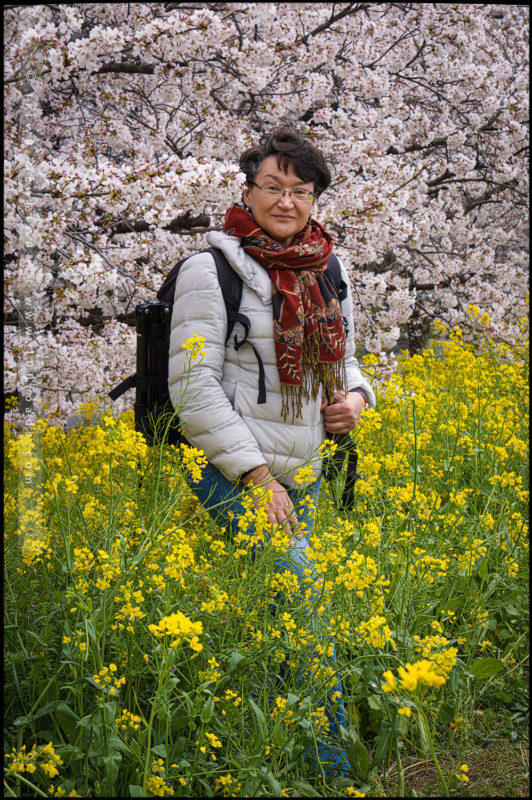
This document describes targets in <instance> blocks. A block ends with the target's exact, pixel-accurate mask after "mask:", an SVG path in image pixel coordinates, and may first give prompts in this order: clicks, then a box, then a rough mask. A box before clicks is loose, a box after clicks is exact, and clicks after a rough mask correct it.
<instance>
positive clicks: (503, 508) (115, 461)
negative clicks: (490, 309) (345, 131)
mask: <svg viewBox="0 0 532 800" xmlns="http://www.w3.org/2000/svg"><path fill="white" fill-rule="evenodd" d="M437 347H438V355H436V349H435V348H436V345H435V348H434V349H429V350H427V351H425V352H424V353H423V354H422V355H416V356H413V357H412V358H408V357H406V356H404V357H402V358H401V361H400V365H399V369H398V371H397V372H396V373H395V375H394V376H392V378H391V379H389V380H388V381H387V382H385V383H383V384H382V385H381V386H380V388H379V391H378V397H379V405H378V409H377V410H375V411H368V412H367V413H366V415H365V418H364V419H363V421H362V422H361V424H360V425H359V427H358V428H357V429H356V432H355V434H354V435H355V437H356V440H357V446H358V449H359V452H360V463H359V472H360V473H361V478H360V479H359V481H358V482H357V485H356V489H355V494H356V502H355V506H354V508H353V509H351V510H349V511H347V512H342V511H340V510H339V509H338V507H337V505H336V499H337V498H338V497H339V496H340V494H341V480H342V478H341V476H340V478H338V479H336V480H335V481H334V482H332V483H331V484H328V485H327V484H325V485H324V486H323V490H322V494H321V497H320V503H319V507H318V511H317V517H316V524H315V529H314V533H313V535H312V537H311V539H310V547H309V549H308V551H307V553H308V557H309V560H310V562H311V563H312V565H313V567H314V569H315V573H316V577H315V578H314V579H313V578H312V576H309V577H308V578H307V579H305V580H303V581H302V582H301V584H297V581H296V582H295V583H294V580H293V578H290V576H289V575H287V574H284V575H278V574H276V572H275V568H274V566H273V565H274V561H275V559H276V558H277V557H278V555H279V553H281V552H285V551H286V548H287V539H286V537H285V536H284V535H283V533H282V532H281V531H274V532H269V531H267V530H266V528H265V526H264V523H263V522H261V520H260V517H259V516H258V515H256V514H254V512H253V510H252V504H251V503H250V505H249V512H246V516H245V518H243V519H242V525H241V530H242V533H241V534H240V535H239V537H238V541H234V542H230V541H228V539H227V538H226V536H225V533H224V531H222V530H220V529H219V528H217V527H216V526H215V524H214V523H213V522H212V520H211V519H210V517H209V516H208V515H207V514H206V513H205V512H204V510H203V509H202V508H201V506H200V505H199V504H198V502H197V500H196V499H195V497H194V495H193V493H192V492H191V491H190V489H189V488H188V486H187V484H186V483H185V481H184V480H183V477H182V469H183V466H184V464H185V465H187V466H188V467H189V468H190V466H191V465H195V468H197V469H198V470H200V469H201V463H202V462H201V454H199V453H197V452H195V451H193V449H188V450H187V449H185V450H180V449H176V448H175V447H164V448H163V447H161V448H152V449H149V448H147V446H146V444H145V442H144V440H143V439H142V437H141V436H140V435H138V434H136V433H135V431H134V429H133V421H132V417H131V415H128V414H126V415H123V416H122V417H121V418H120V419H114V418H113V416H112V414H111V413H110V412H108V411H105V410H103V411H100V412H98V413H97V414H96V419H95V424H94V425H92V426H90V427H85V428H81V429H79V430H73V431H70V432H68V433H64V432H63V431H62V430H61V429H60V428H56V427H53V426H50V425H47V424H45V423H43V422H39V423H37V424H36V426H35V428H34V429H33V430H32V431H31V432H29V433H28V432H26V433H20V432H18V431H16V430H14V429H12V428H11V427H10V425H9V423H8V424H7V425H6V430H5V451H6V472H5V486H6V495H5V560H4V570H5V571H4V580H5V646H4V651H5V672H4V674H5V684H6V685H5V698H6V708H5V719H6V745H7V746H6V753H7V754H8V755H7V757H6V776H5V781H6V783H5V786H6V787H7V789H6V790H7V791H8V794H9V793H15V795H16V796H33V795H35V794H37V795H43V796H45V795H47V794H53V795H56V796H59V795H64V794H67V795H68V794H72V795H73V796H76V794H77V795H78V796H86V795H93V796H110V797H113V796H129V797H143V796H152V795H156V796H165V795H169V796H170V795H174V796H207V797H210V796H215V795H216V796H220V795H224V796H254V797H258V796H290V795H292V796H293V795H295V796H309V797H315V796H320V797H323V796H337V795H338V794H340V795H345V796H360V795H364V794H372V795H374V796H376V795H382V796H386V795H388V796H390V795H393V794H397V793H399V794H408V792H409V789H408V780H409V775H410V773H409V772H404V771H403V767H402V764H403V762H404V760H405V759H406V758H412V757H420V758H421V757H423V759H424V760H427V759H430V760H431V762H432V763H433V764H434V768H435V770H436V773H435V774H436V777H437V779H438V780H439V782H440V787H441V788H443V790H444V793H446V792H448V793H449V792H453V791H459V790H460V787H461V786H463V788H465V784H466V779H467V777H468V773H467V772H466V771H465V770H463V769H462V770H460V764H461V759H460V753H461V752H463V750H464V748H465V746H466V745H467V744H468V743H469V744H470V743H471V742H472V741H473V740H474V735H475V732H476V730H477V728H478V720H479V716H478V715H479V714H486V715H489V714H493V715H499V716H498V719H499V721H500V724H503V725H504V726H505V728H506V731H507V732H508V735H511V737H512V738H514V739H517V738H520V737H522V736H524V735H525V730H526V728H525V726H526V722H527V719H528V680H527V678H528V675H527V654H528V623H527V620H528V617H527V612H528V539H527V517H526V513H527V500H528V491H527V475H528V473H527V464H526V454H527V444H526V443H527V413H528V407H527V398H528V392H527V388H526V387H527V372H526V368H527V361H526V348H525V347H523V349H522V350H514V351H508V349H506V350H505V349H504V348H501V347H497V346H495V345H494V344H493V343H492V342H483V343H482V342H480V343H478V347H477V350H476V351H474V350H473V348H472V347H471V346H470V345H465V344H463V343H462V341H461V338H460V335H459V333H456V335H455V336H454V337H453V338H452V339H451V341H448V342H440V343H439V344H438V345H437ZM366 367H367V369H368V370H369V371H370V372H371V371H372V370H374V366H373V365H372V363H371V358H370V359H368V364H367V365H366ZM95 411H96V410H95V409H91V415H92V414H94V413H95ZM252 521H253V522H254V523H255V528H254V532H253V531H252V529H251V527H247V526H248V525H249V523H251V522H252ZM266 534H268V536H269V542H268V543H267V544H266V545H265V546H264V547H263V548H262V549H261V550H259V551H258V552H257V555H256V558H255V559H253V558H252V555H251V551H252V549H253V547H254V545H255V544H256V543H257V541H259V539H260V537H266ZM270 534H271V535H270ZM313 583H314V589H317V590H318V592H319V596H320V600H319V602H318V604H317V605H316V607H312V605H311V603H310V602H309V600H308V598H307V597H306V592H307V590H309V589H310V588H312V584H313ZM282 598H284V599H285V600H287V601H289V602H287V603H286V604H285V605H283V608H282V610H280V611H278V612H277V613H275V612H274V611H272V601H273V600H275V599H276V600H277V601H279V599H282ZM333 641H334V644H335V649H336V656H337V663H338V673H339V676H340V679H341V681H342V685H343V690H344V702H345V707H346V714H347V726H346V728H345V729H342V730H341V731H340V735H338V736H337V735H336V734H335V733H334V732H331V731H329V732H328V733H327V730H326V727H325V724H324V717H323V712H322V710H321V709H322V707H323V706H324V702H325V699H324V698H325V696H326V694H327V684H328V682H329V681H330V680H331V678H332V677H334V671H331V666H330V662H329V661H328V659H327V657H326V653H327V648H328V647H329V645H330V643H331V642H333ZM309 651H311V652H313V653H314V654H315V655H316V656H317V658H316V662H315V663H314V664H310V663H309V658H308V654H309ZM305 660H306V664H305V668H302V667H301V664H302V662H304V661H305ZM281 665H283V669H284V673H285V678H284V679H283V681H282V682H281V681H279V680H278V679H277V674H278V672H279V670H280V668H281ZM322 741H328V742H332V743H333V745H334V746H336V747H338V748H344V749H345V751H346V753H347V758H348V760H349V765H350V773H349V775H345V776H338V777H337V779H336V780H334V781H332V782H331V781H328V782H325V783H324V781H323V773H322V770H321V767H320V765H319V764H318V763H317V761H316V752H317V747H318V745H319V743H320V742H322ZM449 753H456V759H455V763H453V764H451V765H450V764H449V756H448V754H449ZM392 772H393V774H394V775H395V776H396V777H395V778H394V781H393V783H390V782H389V779H388V777H387V776H389V775H390V774H392ZM440 790H441V789H440Z"/></svg>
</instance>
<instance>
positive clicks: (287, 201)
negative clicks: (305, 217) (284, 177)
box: [277, 189, 294, 208]
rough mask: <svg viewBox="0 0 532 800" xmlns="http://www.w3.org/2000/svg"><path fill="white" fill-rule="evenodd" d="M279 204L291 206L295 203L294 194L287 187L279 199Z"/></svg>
mask: <svg viewBox="0 0 532 800" xmlns="http://www.w3.org/2000/svg"><path fill="white" fill-rule="evenodd" d="M277 205H282V206H283V207H284V208H291V207H292V206H293V205H294V201H293V200H292V196H291V195H290V193H289V192H288V190H287V189H285V191H284V194H283V196H282V197H280V198H279V200H278V201H277Z"/></svg>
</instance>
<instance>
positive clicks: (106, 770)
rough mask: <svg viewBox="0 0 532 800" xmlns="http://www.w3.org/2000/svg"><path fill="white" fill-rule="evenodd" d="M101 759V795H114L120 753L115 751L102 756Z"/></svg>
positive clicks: (120, 759)
mask: <svg viewBox="0 0 532 800" xmlns="http://www.w3.org/2000/svg"><path fill="white" fill-rule="evenodd" d="M102 761H103V781H102V789H101V793H102V796H103V797H105V796H107V797H114V796H115V791H116V779H117V777H118V770H119V769H120V764H121V762H122V754H121V753H118V752H115V753H111V755H110V756H102Z"/></svg>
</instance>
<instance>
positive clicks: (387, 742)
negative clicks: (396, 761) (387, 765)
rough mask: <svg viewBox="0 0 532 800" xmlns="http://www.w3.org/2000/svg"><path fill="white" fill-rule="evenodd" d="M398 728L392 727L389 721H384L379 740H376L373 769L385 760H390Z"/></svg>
mask: <svg viewBox="0 0 532 800" xmlns="http://www.w3.org/2000/svg"><path fill="white" fill-rule="evenodd" d="M396 733H397V731H396V727H395V726H394V727H393V728H392V726H391V725H390V723H389V722H388V720H383V721H382V722H381V730H380V733H379V735H378V736H377V738H376V739H375V750H374V751H373V760H372V762H371V766H372V767H376V766H377V765H378V764H381V763H382V762H383V761H384V759H385V758H389V757H390V754H391V751H392V747H393V738H392V737H394V736H395V735H396Z"/></svg>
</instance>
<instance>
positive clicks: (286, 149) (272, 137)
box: [239, 126, 331, 195]
mask: <svg viewBox="0 0 532 800" xmlns="http://www.w3.org/2000/svg"><path fill="white" fill-rule="evenodd" d="M268 156H277V166H278V167H279V169H282V170H283V171H284V172H288V166H289V164H292V165H293V167H294V170H295V173H296V175H297V176H298V178H301V180H302V181H309V182H310V181H313V183H314V192H315V194H316V195H319V194H321V193H322V192H324V191H325V189H326V188H327V187H328V186H329V184H330V182H331V173H330V171H329V167H328V166H327V163H326V161H325V158H324V157H323V154H322V153H321V152H320V151H319V150H318V148H317V147H316V146H315V145H313V144H312V142H310V141H309V140H308V139H306V138H305V137H304V136H302V135H301V134H300V133H298V132H297V131H296V130H294V129H293V128H290V127H288V126H279V127H277V128H274V129H273V130H272V131H270V133H267V134H266V135H265V136H263V137H262V139H261V140H260V142H259V144H258V145H255V147H250V148H249V149H248V150H246V151H245V152H244V153H242V155H241V156H240V161H239V163H240V169H241V170H242V172H243V173H244V174H245V176H246V180H248V181H253V180H254V179H255V175H256V174H257V172H258V171H259V169H260V165H261V164H262V162H263V161H264V160H265V159H266V158H268Z"/></svg>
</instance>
